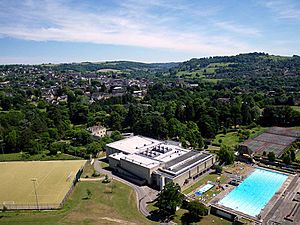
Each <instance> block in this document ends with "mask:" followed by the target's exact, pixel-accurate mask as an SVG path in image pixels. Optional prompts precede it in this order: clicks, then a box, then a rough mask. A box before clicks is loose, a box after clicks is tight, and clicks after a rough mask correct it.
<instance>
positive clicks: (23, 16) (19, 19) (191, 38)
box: [0, 0, 259, 55]
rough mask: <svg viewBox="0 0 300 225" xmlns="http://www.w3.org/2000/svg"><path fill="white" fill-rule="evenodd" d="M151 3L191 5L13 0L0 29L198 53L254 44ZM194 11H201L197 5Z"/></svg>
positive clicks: (41, 37) (39, 37) (31, 36)
mask: <svg viewBox="0 0 300 225" xmlns="http://www.w3.org/2000/svg"><path fill="white" fill-rule="evenodd" d="M142 2H143V1H142ZM2 3H3V2H2ZM7 4H8V5H9V3H7ZM0 6H1V4H0ZM151 7H162V8H163V9H164V10H170V11H171V12H174V11H176V12H177V11H178V12H179V11H180V12H182V11H184V10H187V8H186V7H187V6H185V5H183V4H180V1H179V2H177V4H175V3H174V4H166V2H165V1H159V0H155V1H149V3H141V1H136V0H135V1H133V0H129V1H126V2H123V3H122V4H121V5H119V7H118V8H117V9H115V8H114V9H109V8H106V9H104V8H100V9H97V10H87V9H86V8H84V7H81V6H80V7H76V6H74V5H73V6H72V7H71V6H70V5H68V4H66V1H58V0H55V1H54V0H45V1H43V2H41V1H34V0H31V1H25V4H21V3H17V7H16V5H12V6H11V7H7V10H6V11H2V12H0V35H4V36H9V37H14V38H20V39H26V40H34V41H50V40H55V41H71V42H87V43H97V44H113V45H128V46H138V47H144V48H167V49H174V50H180V51H184V52H191V53H197V54H200V55H225V54H226V55H227V54H236V53H239V52H248V51H253V50H254V49H253V48H252V47H251V46H249V45H248V44H246V43H244V42H243V41H239V40H236V39H235V38H233V37H230V36H225V35H223V36H215V35H210V34H208V33H206V32H201V33H200V32H195V31H189V30H188V29H186V30H183V29H182V28H181V27H177V28H176V27H173V25H174V24H172V23H170V21H173V22H174V21H175V22H176V20H177V19H178V18H177V17H176V15H174V14H172V13H171V14H168V13H167V14H164V15H162V16H160V15H159V13H151V9H152V8H151ZM190 11H191V13H197V10H190ZM216 11H217V9H215V11H214V9H211V10H208V12H207V13H214V12H216ZM207 13H202V15H204V16H205V15H207ZM200 14H201V13H199V15H198V16H201V15H200ZM11 15H14V16H13V17H12V16H11ZM218 25H219V27H221V28H222V29H227V30H229V31H232V32H236V33H242V34H258V33H259V32H258V31H257V30H255V29H249V28H245V27H241V26H236V25H235V24H234V23H225V22H223V23H222V22H220V23H219V24H218ZM187 31H188V32H187Z"/></svg>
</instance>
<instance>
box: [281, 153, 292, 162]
mask: <svg viewBox="0 0 300 225" xmlns="http://www.w3.org/2000/svg"><path fill="white" fill-rule="evenodd" d="M282 161H283V162H284V163H285V164H290V163H291V156H290V154H288V153H285V154H284V156H283V157H282Z"/></svg>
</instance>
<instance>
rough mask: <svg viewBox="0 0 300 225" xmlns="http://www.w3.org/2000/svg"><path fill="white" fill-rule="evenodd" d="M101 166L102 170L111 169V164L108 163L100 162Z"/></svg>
mask: <svg viewBox="0 0 300 225" xmlns="http://www.w3.org/2000/svg"><path fill="white" fill-rule="evenodd" d="M100 166H101V167H102V168H106V167H109V164H108V163H107V162H103V161H101V162H100Z"/></svg>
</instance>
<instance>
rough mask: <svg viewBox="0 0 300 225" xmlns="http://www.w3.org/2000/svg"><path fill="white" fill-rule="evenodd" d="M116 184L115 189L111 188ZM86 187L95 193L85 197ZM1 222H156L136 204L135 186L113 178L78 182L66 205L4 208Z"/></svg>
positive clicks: (28, 223)
mask: <svg viewBox="0 0 300 225" xmlns="http://www.w3.org/2000/svg"><path fill="white" fill-rule="evenodd" d="M111 187H113V192H111ZM87 190H90V191H91V193H92V195H91V198H90V199H86V197H87ZM0 224H5V225H14V224H26V225H36V224H42V225H50V224H51V225H53V224H59V225H61V224H74V225H75V224H76V225H77V224H155V223H153V222H152V221H149V220H147V219H146V218H145V217H144V216H143V215H142V214H141V213H140V212H139V211H138V210H137V206H136V198H135V193H134V190H133V189H131V188H130V187H128V186H127V185H125V184H122V183H120V182H117V181H115V180H114V181H113V182H111V183H109V184H103V183H102V182H99V181H98V182H79V183H78V184H76V187H75V189H74V191H73V193H72V194H71V196H70V198H69V200H68V201H67V203H66V204H65V206H64V208H63V209H61V210H55V211H40V212H38V211H21V212H3V213H1V216H0Z"/></svg>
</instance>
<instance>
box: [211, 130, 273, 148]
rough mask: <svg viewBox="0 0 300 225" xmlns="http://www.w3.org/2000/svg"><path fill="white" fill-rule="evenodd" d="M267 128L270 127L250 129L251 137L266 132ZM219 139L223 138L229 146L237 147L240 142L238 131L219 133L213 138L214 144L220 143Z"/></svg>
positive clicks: (224, 143) (223, 141)
mask: <svg viewBox="0 0 300 225" xmlns="http://www.w3.org/2000/svg"><path fill="white" fill-rule="evenodd" d="M267 129H268V128H266V127H255V128H253V129H250V130H249V131H250V138H253V137H254V136H256V135H258V134H259V133H262V132H264V131H265V130H267ZM219 140H222V143H221V144H222V145H226V146H229V147H235V146H236V145H237V144H239V143H240V140H239V136H238V132H237V131H234V132H228V133H227V134H218V135H217V136H216V137H215V139H214V140H213V144H220V143H219Z"/></svg>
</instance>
